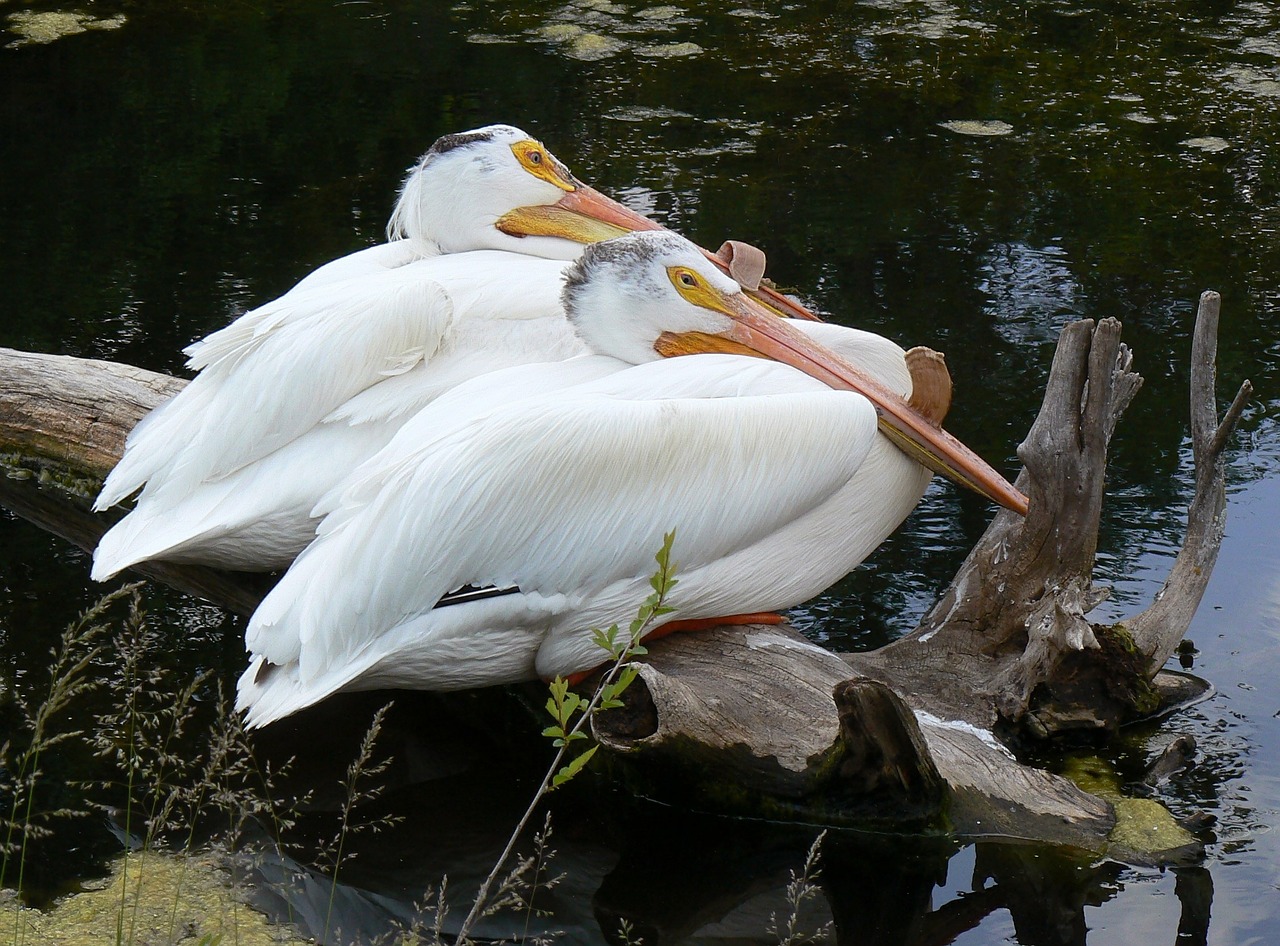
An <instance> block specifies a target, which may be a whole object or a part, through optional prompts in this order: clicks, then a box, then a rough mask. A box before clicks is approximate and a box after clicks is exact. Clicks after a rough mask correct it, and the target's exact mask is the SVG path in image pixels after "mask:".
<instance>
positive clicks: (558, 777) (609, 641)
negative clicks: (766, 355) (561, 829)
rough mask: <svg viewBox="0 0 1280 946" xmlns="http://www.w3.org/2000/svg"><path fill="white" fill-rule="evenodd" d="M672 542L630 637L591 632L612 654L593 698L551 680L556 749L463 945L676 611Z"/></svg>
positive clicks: (661, 555) (613, 631) (659, 558)
mask: <svg viewBox="0 0 1280 946" xmlns="http://www.w3.org/2000/svg"><path fill="white" fill-rule="evenodd" d="M674 541H675V532H674V531H672V532H668V533H667V534H666V535H664V536H663V538H662V548H661V549H659V550H658V553H657V555H655V556H654V561H655V562H657V564H658V570H657V571H656V572H654V574H653V575H652V576H650V578H649V586H650V587H651V588H652V589H653V591H652V593H651V594H650V595H649V597H648V598H646V599H645V600H644V603H643V604H641V605H640V608H639V610H638V611H637V612H636V616H635V618H634V619H633V620H632V621H631V624H630V626H629V628H628V632H627V635H626V636H625V637H623V636H622V632H621V630H620V628H619V627H618V625H616V624H615V625H613V626H612V627H610V628H609V629H608V630H603V631H602V630H599V629H596V630H593V631H592V632H591V639H592V640H593V641H594V642H595V643H596V644H597V645H598V646H599V647H600V648H601V649H602V650H604V651H606V652H607V653H608V654H609V658H610V663H609V666H608V669H607V670H606V671H605V673H604V677H603V679H602V680H601V681H600V685H599V686H598V687H597V688H596V691H595V693H594V694H592V696H591V699H589V700H584V699H583V698H582V697H581V696H579V695H578V694H577V693H574V692H573V691H571V690H570V689H569V684H568V681H566V680H565V679H564V678H562V677H556V679H555V680H553V681H552V682H551V683H550V684H548V689H549V691H550V694H551V695H550V697H549V698H548V699H547V713H548V714H549V715H550V716H551V718H552V720H554V723H553V725H551V726H548V727H547V728H546V729H544V730H543V731H542V734H543V735H544V736H547V737H549V738H550V739H551V744H552V745H553V746H555V747H556V750H557V751H556V755H555V758H553V759H552V760H551V765H550V766H549V767H548V768H547V773H546V775H544V776H543V779H542V783H541V784H540V785H539V786H538V790H537V791H536V792H535V793H534V795H533V800H532V801H531V802H530V803H529V807H528V808H527V809H526V810H525V813H524V815H523V816H522V817H521V818H520V821H519V823H518V824H517V825H516V827H515V830H514V831H512V832H511V837H510V838H509V839H508V841H507V846H506V847H505V848H504V849H503V851H502V853H501V854H500V855H499V856H498V860H497V862H496V863H495V864H494V865H493V869H492V870H491V871H490V872H489V876H488V877H486V878H485V881H484V883H482V884H481V885H480V889H479V891H477V893H476V898H475V901H474V902H473V903H472V905H471V912H470V913H468V914H467V917H466V919H465V920H463V921H462V926H461V927H460V928H459V929H458V934H457V938H456V942H458V943H459V944H463V943H466V942H467V935H468V934H469V933H470V932H471V928H472V926H474V925H475V923H476V921H477V920H478V919H479V918H480V917H481V916H484V915H485V912H486V910H485V904H486V902H487V901H488V899H489V893H490V890H492V888H493V884H494V883H495V881H496V880H497V878H498V875H499V874H500V873H501V872H502V868H503V865H505V864H506V862H507V861H508V859H510V857H511V854H512V852H513V851H514V850H515V846H516V842H517V841H518V840H519V838H520V836H521V835H522V834H523V833H524V830H525V828H526V826H527V825H528V824H529V819H530V818H531V817H532V816H533V813H534V811H535V810H536V809H537V807H538V805H539V803H540V802H541V801H542V799H543V798H545V797H546V796H547V795H548V794H549V793H550V792H552V791H554V790H555V789H557V788H559V787H560V786H561V785H563V784H564V783H565V782H567V781H569V780H570V779H572V778H573V777H574V776H575V775H577V774H578V773H580V772H581V771H582V770H583V769H584V768H585V767H586V765H587V763H588V762H590V761H591V758H592V756H594V755H595V753H596V750H597V749H598V748H599V746H591V747H590V748H589V749H586V750H585V751H583V752H581V753H579V754H578V755H576V756H574V757H573V758H572V759H571V760H569V761H568V762H567V763H566V762H565V757H566V756H567V755H568V754H569V750H570V747H571V746H572V745H573V743H575V742H577V741H579V740H582V739H586V738H587V734H586V732H585V731H584V730H585V729H586V727H587V725H588V724H589V723H590V722H591V719H592V717H593V716H594V715H595V714H596V713H598V712H601V711H603V710H608V709H615V708H617V707H620V706H622V705H623V704H622V700H621V699H620V698H619V697H621V695H622V692H623V691H624V690H625V689H626V688H627V687H628V686H630V685H631V682H632V681H633V680H635V678H636V674H637V673H638V670H637V669H636V667H635V666H634V665H632V664H630V661H631V660H632V659H633V658H635V657H638V656H641V655H643V654H647V653H648V650H647V649H646V648H645V647H644V645H642V644H641V643H640V641H641V640H643V638H644V636H645V634H646V633H648V631H649V629H650V628H651V627H652V626H653V623H654V622H655V621H656V620H658V618H661V617H663V616H665V615H668V614H671V613H672V612H673V611H674V610H675V609H674V608H671V607H669V606H668V605H667V603H666V602H667V598H668V597H669V595H670V593H671V590H672V589H673V588H674V587H675V586H676V585H677V584H678V582H677V580H676V578H675V571H676V566H675V564H673V563H672V561H671V545H672V543H673V542H674Z"/></svg>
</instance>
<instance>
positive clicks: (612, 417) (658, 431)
mask: <svg viewBox="0 0 1280 946" xmlns="http://www.w3.org/2000/svg"><path fill="white" fill-rule="evenodd" d="M566 305H567V306H568V307H569V308H570V310H571V312H570V314H571V318H572V319H573V320H574V322H575V325H576V326H577V328H578V330H579V332H580V333H581V334H582V335H583V337H584V339H585V340H586V341H587V342H588V344H589V346H590V347H592V348H593V349H594V350H596V351H598V352H601V354H596V355H589V356H584V357H581V358H577V359H573V360H571V361H569V362H566V363H564V364H562V365H555V366H547V365H525V366H520V367H515V368H510V369H507V370H506V371H502V372H498V373H495V374H492V375H488V376H486V377H484V378H481V379H477V380H476V381H472V382H468V383H466V384H464V385H461V386H459V387H458V388H456V389H454V390H453V391H452V392H450V393H449V394H447V395H445V396H443V397H441V398H440V399H438V400H437V401H435V402H434V403H433V404H432V405H430V406H429V407H427V408H426V409H424V410H423V411H422V412H420V413H419V414H418V415H417V416H416V417H415V418H414V419H413V420H412V421H411V422H409V423H408V424H406V425H405V426H404V428H403V429H402V430H401V431H400V432H399V434H398V435H397V436H396V437H395V438H394V439H393V440H392V441H391V442H390V443H389V444H388V445H387V447H386V448H384V449H383V450H382V451H381V452H380V453H379V454H378V455H377V456H375V457H374V458H373V459H371V460H370V461H369V462H368V463H366V464H364V465H363V466H362V467H361V468H360V469H359V470H357V471H356V472H355V473H354V474H353V475H352V476H351V478H349V479H348V480H347V481H346V482H345V483H344V484H343V486H342V487H341V488H339V489H338V490H335V491H334V492H333V493H332V494H330V495H329V496H327V497H326V498H325V499H324V500H323V501H322V503H321V504H320V507H319V508H318V509H317V512H324V513H327V516H326V518H325V519H324V520H323V523H322V525H321V527H320V529H319V534H318V536H317V539H316V541H315V542H313V543H312V545H311V546H309V547H308V548H307V549H306V551H305V552H304V553H303V554H302V555H301V556H300V557H299V558H298V560H297V561H296V562H295V563H294V565H293V566H292V567H291V568H290V570H289V571H288V573H287V574H286V575H285V576H284V578H283V579H282V580H281V582H280V583H279V584H278V585H277V587H276V588H275V589H274V590H273V591H272V592H271V594H270V595H268V597H267V598H266V599H265V600H264V601H263V603H262V605H261V606H260V607H259V609H258V611H257V612H256V613H255V614H254V616H253V618H252V619H251V621H250V624H249V628H248V630H247V633H246V646H247V647H248V649H249V651H250V653H251V661H250V666H249V669H248V670H247V671H246V672H245V674H244V676H243V677H242V678H241V681H240V685H239V700H238V702H239V706H240V707H241V708H242V709H245V710H246V711H247V715H248V720H249V722H250V724H252V725H263V724H265V723H269V722H271V721H273V720H276V719H279V718H281V717H283V716H286V715H288V714H290V713H293V712H295V711H297V710H298V709H301V708H303V707H305V706H308V705H310V704H312V703H314V702H316V701H318V700H320V699H323V698H324V697H326V696H328V695H330V694H332V693H335V692H338V691H340V690H351V689H367V688H380V687H393V686H394V687H413V688H420V689H437V690H447V689H457V688H464V687H476V686H484V685H488V684H495V683H504V682H512V681H518V680H525V679H530V678H533V677H535V676H553V675H556V674H567V673H571V672H575V671H580V670H583V669H586V668H589V667H591V666H593V665H594V664H596V663H598V662H599V661H600V659H601V657H602V654H601V653H600V652H599V651H598V650H597V649H596V648H595V647H594V645H593V644H592V643H591V640H590V635H589V633H588V631H589V629H591V628H593V627H604V626H608V625H609V624H612V623H614V622H625V621H626V620H628V619H629V618H630V616H631V615H632V614H633V613H634V610H635V608H636V607H637V605H638V603H639V602H640V601H641V600H643V598H644V597H645V595H646V594H647V593H648V585H647V581H648V577H649V575H650V573H651V571H652V567H653V565H652V563H653V555H654V553H655V552H656V551H657V549H658V548H659V547H660V545H661V543H662V537H663V535H664V533H666V532H668V531H670V530H672V529H674V530H675V532H676V541H675V546H674V550H673V558H674V559H675V560H676V561H677V562H678V564H679V579H680V583H679V585H678V587H677V588H676V589H675V591H674V593H673V596H672V600H671V603H672V604H673V605H674V606H675V607H676V608H677V609H678V614H677V617H678V618H680V619H692V618H701V617H716V616H722V615H726V614H733V613H742V612H748V611H762V610H776V609H780V608H785V607H789V606H792V605H795V604H798V603H800V602H802V601H804V600H806V599H808V598H810V597H812V596H813V595H815V594H817V593H819V592H821V591H822V590H823V589H824V588H826V587H827V586H829V585H830V584H831V583H832V582H834V581H836V580H838V579H839V578H840V577H842V576H843V575H844V574H846V573H847V572H848V571H849V570H850V569H852V568H853V567H854V566H855V565H856V564H857V563H858V562H860V561H861V560H862V559H863V558H864V557H865V556H866V555H867V554H869V553H870V552H871V551H872V550H873V549H874V548H875V547H876V546H877V545H878V544H879V543H880V542H881V541H882V540H883V539H884V538H885V536H887V535H888V533H889V532H890V531H892V529H893V528H895V527H896V526H897V525H898V523H899V522H900V521H901V520H902V519H903V518H904V517H905V516H906V515H907V514H908V513H909V512H910V510H911V509H912V508H913V507H914V505H915V503H916V502H917V501H918V500H919V498H920V496H921V495H922V493H923V491H924V488H925V485H926V484H927V482H928V479H929V476H930V474H929V472H928V470H926V469H925V468H924V467H922V466H920V465H919V464H917V463H916V462H914V461H913V460H911V459H908V458H907V456H906V455H904V454H903V453H902V452H901V451H899V450H898V449H897V448H896V447H894V446H893V445H892V444H890V443H889V441H888V440H887V439H886V438H885V437H884V436H882V435H880V434H879V433H877V417H876V410H875V409H874V408H873V407H872V404H871V403H870V402H869V401H868V400H867V399H866V398H865V397H863V396H862V395H860V394H857V393H853V392H851V391H848V390H833V389H832V388H831V387H828V386H827V385H826V384H824V383H822V382H820V381H817V380H814V379H813V378H811V377H808V376H806V375H805V374H803V373H801V372H800V371H797V370H796V369H795V368H793V367H789V366H786V365H782V364H778V363H776V362H774V361H767V360H763V359H757V358H744V357H742V356H740V355H734V354H710V355H698V356H695V357H680V358H671V359H668V360H657V359H658V358H659V354H658V351H657V350H655V345H656V346H658V348H663V349H667V350H668V353H670V346H671V344H672V342H671V339H672V338H675V339H677V342H679V339H692V340H694V341H695V342H702V341H705V340H706V339H709V338H717V339H724V338H726V337H727V326H728V325H729V324H730V323H731V321H732V319H733V318H734V317H735V316H733V315H732V314H731V313H732V312H733V311H736V310H737V309H739V308H741V307H742V306H744V305H747V303H746V301H745V296H744V294H743V293H741V291H740V290H739V288H738V287H737V285H736V284H735V283H733V282H732V281H731V280H729V279H727V278H726V277H724V276H722V275H721V274H720V273H719V272H717V271H716V270H715V269H714V268H713V267H711V266H709V265H708V264H706V263H705V261H703V260H702V259H701V258H700V256H699V255H698V253H697V251H696V250H695V249H694V248H693V247H692V246H690V245H689V244H687V243H685V242H684V241H682V240H679V239H678V238H675V237H672V236H670V235H663V234H658V235H655V234H635V235H633V236H630V237H625V238H622V239H619V240H616V241H612V243H610V244H602V245H601V246H599V247H595V248H593V249H592V250H591V251H589V252H588V253H587V254H586V256H584V258H583V260H582V261H581V262H580V263H579V264H577V265H576V266H575V267H574V268H573V273H572V275H571V277H570V280H569V287H568V289H567V290H566ZM766 319H772V321H773V322H781V320H778V319H774V318H772V316H766ZM794 328H800V326H796V327H794ZM803 330H804V333H805V335H806V336H808V338H809V339H811V340H813V341H817V342H819V343H821V344H824V345H826V346H828V347H834V348H838V349H840V350H841V353H842V354H844V355H846V356H847V358H848V359H849V360H850V361H852V362H854V363H855V364H856V365H858V366H859V367H860V368H862V369H863V370H864V371H866V372H867V373H871V374H874V375H876V376H877V377H878V378H879V380H880V381H881V382H882V383H883V384H885V385H886V386H888V387H890V388H891V389H893V390H894V391H895V392H896V393H897V394H900V395H905V394H907V393H909V391H910V378H909V376H908V374H907V371H906V368H905V364H904V362H903V353H902V350H901V349H900V348H898V347H897V346H896V345H893V344H892V343H891V342H888V341H887V340H885V339H883V338H880V337H879V336H874V335H869V334H868V333H863V332H857V331H855V330H852V329H845V328H841V327H839V326H831V325H820V324H819V325H805V326H803ZM787 331H788V332H791V331H793V329H788V330H787ZM664 340H665V341H664ZM741 347H742V346H741V345H739V348H741ZM720 350H721V351H724V350H726V349H725V348H723V347H721V348H720ZM743 350H745V349H743ZM619 356H620V357H619ZM635 362H643V363H640V364H634V363H635ZM517 391H525V392H533V393H530V394H528V395H527V396H526V397H524V398H518V397H515V396H513V392H517ZM464 586H474V587H494V588H497V589H510V588H514V589H518V590H516V591H514V592H512V593H509V594H505V595H501V596H496V597H492V598H487V599H484V600H478V601H471V602H468V603H464V604H452V605H448V606H443V607H437V604H438V603H439V602H440V599H441V598H442V597H443V596H445V595H446V594H448V593H449V592H452V591H455V590H456V589H458V588H461V587H464Z"/></svg>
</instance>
